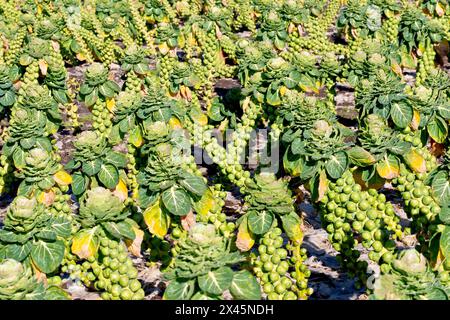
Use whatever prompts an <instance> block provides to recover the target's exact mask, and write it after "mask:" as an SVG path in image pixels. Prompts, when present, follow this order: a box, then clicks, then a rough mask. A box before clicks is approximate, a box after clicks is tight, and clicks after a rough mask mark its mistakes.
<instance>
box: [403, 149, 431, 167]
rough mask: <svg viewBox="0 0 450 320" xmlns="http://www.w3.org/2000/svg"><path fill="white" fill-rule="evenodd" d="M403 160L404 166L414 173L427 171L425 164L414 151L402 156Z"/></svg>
mask: <svg viewBox="0 0 450 320" xmlns="http://www.w3.org/2000/svg"><path fill="white" fill-rule="evenodd" d="M403 159H405V162H406V164H407V165H408V166H409V167H410V168H411V169H412V170H414V171H415V172H418V173H423V172H426V171H427V166H426V164H427V162H426V161H425V159H424V158H423V157H422V156H421V155H420V154H419V153H418V152H417V151H416V150H415V149H411V150H410V151H409V152H408V153H407V154H405V155H404V156H403Z"/></svg>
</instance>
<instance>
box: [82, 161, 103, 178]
mask: <svg viewBox="0 0 450 320" xmlns="http://www.w3.org/2000/svg"><path fill="white" fill-rule="evenodd" d="M101 167H102V161H101V160H100V159H95V160H88V161H86V162H83V164H82V170H83V172H84V173H86V174H87V175H88V176H93V175H96V174H97V173H98V172H99V171H100V168H101Z"/></svg>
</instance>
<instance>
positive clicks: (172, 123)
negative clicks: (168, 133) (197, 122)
mask: <svg viewBox="0 0 450 320" xmlns="http://www.w3.org/2000/svg"><path fill="white" fill-rule="evenodd" d="M169 126H170V128H171V129H172V130H173V129H179V128H182V124H181V122H180V120H178V118H176V117H172V118H170V119H169Z"/></svg>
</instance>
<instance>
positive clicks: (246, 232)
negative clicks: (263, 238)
mask: <svg viewBox="0 0 450 320" xmlns="http://www.w3.org/2000/svg"><path fill="white" fill-rule="evenodd" d="M254 244H255V236H254V235H253V233H252V232H251V231H250V229H249V228H248V223H247V217H244V218H243V219H242V221H241V224H240V225H239V229H238V234H237V238H236V247H237V248H238V249H239V250H240V251H243V252H245V251H249V250H250V249H251V248H252V247H253V245H254Z"/></svg>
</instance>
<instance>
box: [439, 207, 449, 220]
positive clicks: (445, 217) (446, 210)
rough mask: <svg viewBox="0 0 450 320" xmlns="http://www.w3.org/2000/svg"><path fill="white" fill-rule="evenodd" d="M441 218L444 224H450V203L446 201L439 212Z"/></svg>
mask: <svg viewBox="0 0 450 320" xmlns="http://www.w3.org/2000/svg"><path fill="white" fill-rule="evenodd" d="M439 220H441V221H442V222H443V223H444V224H447V225H450V204H448V203H444V204H443V205H442V207H441V212H439Z"/></svg>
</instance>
